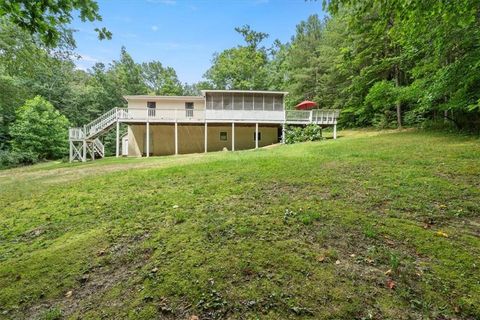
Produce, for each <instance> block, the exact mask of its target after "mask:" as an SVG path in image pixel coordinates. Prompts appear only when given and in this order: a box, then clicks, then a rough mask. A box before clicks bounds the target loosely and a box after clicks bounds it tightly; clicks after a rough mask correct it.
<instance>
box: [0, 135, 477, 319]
mask: <svg viewBox="0 0 480 320" xmlns="http://www.w3.org/2000/svg"><path fill="white" fill-rule="evenodd" d="M342 134H343V135H344V136H343V137H341V138H340V139H338V140H336V141H334V140H326V141H322V142H316V143H303V144H298V145H287V146H278V147H272V148H268V149H262V150H257V151H243V152H234V153H231V152H220V153H211V154H207V155H188V156H187V155H183V156H177V157H159V158H150V159H104V160H99V161H96V162H93V163H86V164H65V163H46V164H40V165H37V166H32V167H28V168H20V169H13V170H4V171H0V204H1V206H0V318H6V319H18V318H20V319H21V318H34V319H35V318H39V319H61V318H67V319H80V318H81V319H98V318H103V319H104V318H111V319H123V318H131V319H152V318H161V319H189V318H190V317H191V316H192V315H196V316H198V317H199V318H200V319H224V318H230V319H351V318H358V319H362V318H366V319H370V318H374V319H387V318H388V319H421V318H432V319H453V318H456V319H459V318H461V319H478V318H480V215H479V213H480V141H479V140H478V139H474V138H469V137H461V136H454V135H446V134H440V133H425V132H416V131H403V132H383V133H377V132H371V131H358V132H342Z"/></svg>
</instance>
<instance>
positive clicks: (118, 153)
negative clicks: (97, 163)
mask: <svg viewBox="0 0 480 320" xmlns="http://www.w3.org/2000/svg"><path fill="white" fill-rule="evenodd" d="M115 147H116V149H115V156H116V157H117V158H118V157H119V156H120V122H118V120H117V140H116V146H115Z"/></svg>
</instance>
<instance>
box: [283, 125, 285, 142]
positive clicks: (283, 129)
mask: <svg viewBox="0 0 480 320" xmlns="http://www.w3.org/2000/svg"><path fill="white" fill-rule="evenodd" d="M282 143H283V144H285V123H282Z"/></svg>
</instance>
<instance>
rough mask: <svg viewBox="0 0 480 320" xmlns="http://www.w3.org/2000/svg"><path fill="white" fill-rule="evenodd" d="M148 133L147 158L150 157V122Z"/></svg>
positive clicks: (148, 123)
mask: <svg viewBox="0 0 480 320" xmlns="http://www.w3.org/2000/svg"><path fill="white" fill-rule="evenodd" d="M146 131H147V158H148V157H150V122H148V121H147V124H146Z"/></svg>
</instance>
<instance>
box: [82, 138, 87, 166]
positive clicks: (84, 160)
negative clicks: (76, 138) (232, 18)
mask: <svg viewBox="0 0 480 320" xmlns="http://www.w3.org/2000/svg"><path fill="white" fill-rule="evenodd" d="M82 152H83V154H82V162H87V140H85V139H83V145H82Z"/></svg>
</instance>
